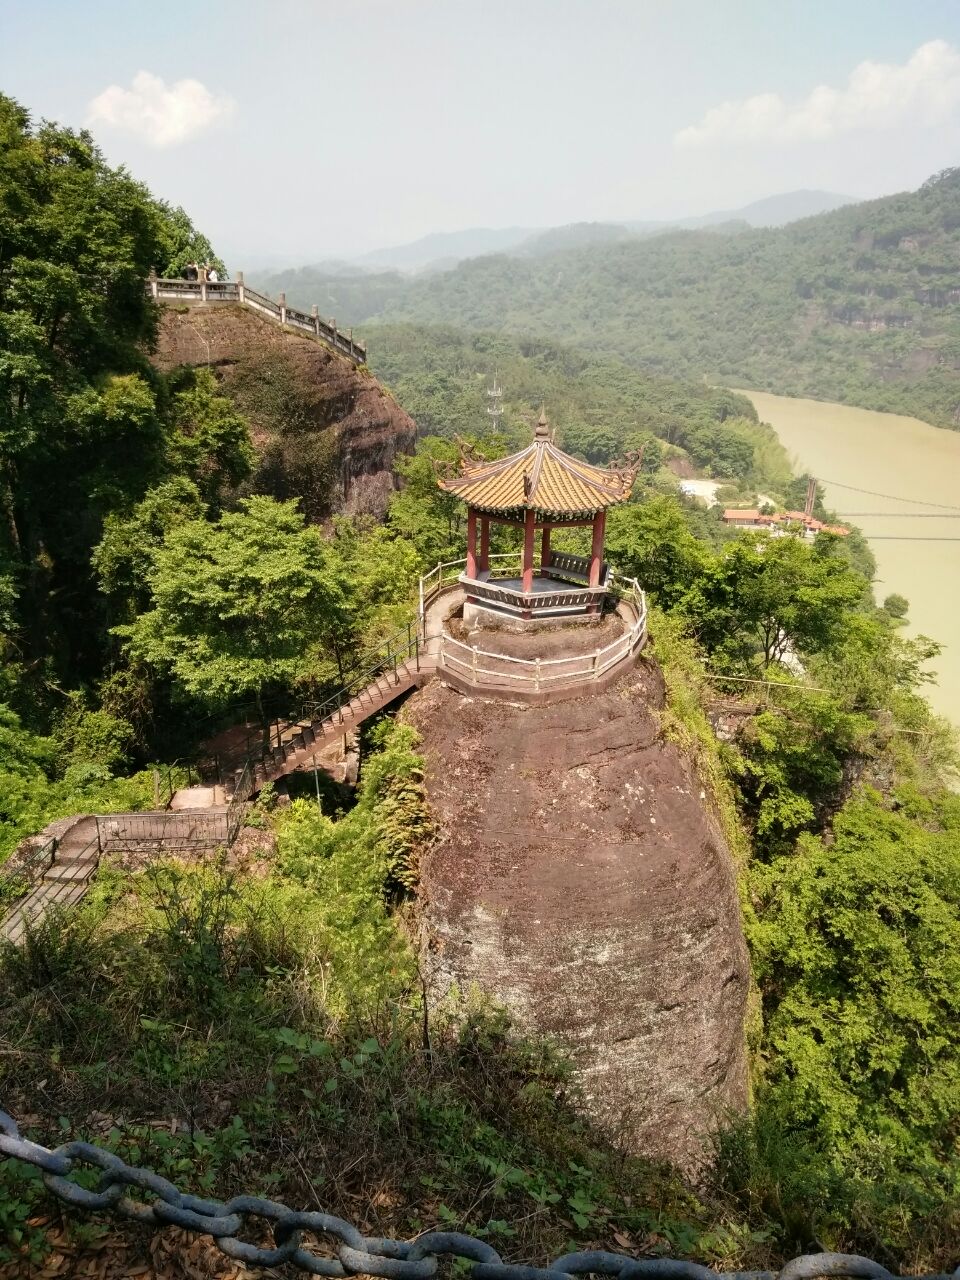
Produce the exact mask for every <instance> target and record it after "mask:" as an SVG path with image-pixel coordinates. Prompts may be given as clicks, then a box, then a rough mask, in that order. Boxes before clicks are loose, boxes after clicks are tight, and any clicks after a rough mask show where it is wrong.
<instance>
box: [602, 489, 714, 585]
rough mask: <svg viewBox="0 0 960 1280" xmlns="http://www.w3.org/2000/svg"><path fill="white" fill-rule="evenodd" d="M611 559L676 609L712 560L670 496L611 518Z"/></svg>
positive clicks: (615, 511)
mask: <svg viewBox="0 0 960 1280" xmlns="http://www.w3.org/2000/svg"><path fill="white" fill-rule="evenodd" d="M606 554H607V556H608V557H609V559H610V560H611V562H612V563H613V564H614V565H615V566H616V568H617V569H618V570H619V571H620V573H623V574H626V575H627V576H629V577H631V578H636V579H637V581H638V582H639V583H640V585H641V587H643V588H644V590H645V591H650V592H652V593H653V594H654V596H655V597H656V599H657V601H658V602H659V603H660V604H662V605H671V604H675V603H676V602H677V601H678V600H679V599H680V598H681V597H682V596H683V595H684V594H685V593H686V592H687V591H688V590H689V589H690V587H691V586H692V585H693V583H694V582H695V581H696V580H697V578H698V577H699V575H700V574H701V573H702V572H703V570H704V566H705V565H706V564H707V562H708V560H709V552H708V551H707V549H706V548H705V547H704V545H703V543H702V542H698V541H697V539H696V538H695V537H694V536H693V534H692V533H691V532H690V528H689V526H688V524H687V521H686V518H685V516H684V512H683V508H682V507H681V506H680V503H679V502H678V501H677V500H676V499H675V498H668V497H653V498H651V499H649V501H647V502H642V503H640V502H637V503H628V504H627V505H626V506H623V507H615V508H614V509H613V511H611V512H610V514H609V516H608V519H607V536H606Z"/></svg>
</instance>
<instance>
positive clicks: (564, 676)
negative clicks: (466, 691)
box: [437, 566, 647, 693]
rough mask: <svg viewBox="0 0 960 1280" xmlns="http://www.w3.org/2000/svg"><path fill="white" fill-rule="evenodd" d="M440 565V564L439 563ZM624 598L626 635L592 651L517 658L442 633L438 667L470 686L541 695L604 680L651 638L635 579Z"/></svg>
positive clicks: (624, 586)
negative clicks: (627, 618)
mask: <svg viewBox="0 0 960 1280" xmlns="http://www.w3.org/2000/svg"><path fill="white" fill-rule="evenodd" d="M438 568H439V566H438ZM618 587H619V594H620V597H621V600H622V602H624V603H626V604H627V605H628V607H629V608H630V609H631V611H632V613H633V621H632V622H631V623H630V626H629V627H628V629H627V630H626V631H625V632H624V634H623V635H621V636H618V637H617V638H616V640H613V641H612V642H611V643H610V644H608V645H604V646H603V647H601V648H598V649H595V650H593V651H592V652H591V653H584V654H576V655H573V656H571V657H568V658H513V657H508V656H507V655H505V654H500V653H491V652H490V651H488V650H485V649H479V648H475V647H473V646H471V645H468V644H464V642H463V641H461V640H455V639H454V638H453V636H451V635H449V634H448V633H447V632H446V631H443V632H442V633H441V635H440V639H439V648H438V651H437V666H438V669H439V670H440V671H443V670H447V671H449V672H450V673H451V675H454V676H459V677H460V678H461V679H465V680H468V681H469V682H470V683H471V684H473V685H477V686H482V685H488V686H492V685H498V686H500V687H501V688H503V687H504V686H505V685H506V686H507V687H508V688H511V689H515V690H516V691H517V692H534V693H540V692H542V691H546V690H549V689H551V688H558V687H563V686H564V685H567V686H569V685H574V684H584V683H590V682H592V681H596V680H599V679H600V678H601V677H602V676H603V675H604V674H605V673H606V672H608V671H610V670H611V668H613V667H615V666H616V665H617V664H618V663H620V662H622V661H624V659H626V658H627V657H629V656H632V655H633V654H636V653H637V652H639V650H640V649H642V648H643V646H644V644H645V643H646V640H647V598H646V595H645V594H644V592H643V591H642V590H641V588H640V584H639V583H638V582H637V581H636V579H633V578H626V579H621V580H620V582H619V583H618Z"/></svg>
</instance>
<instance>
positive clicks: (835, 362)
mask: <svg viewBox="0 0 960 1280" xmlns="http://www.w3.org/2000/svg"><path fill="white" fill-rule="evenodd" d="M958 262H960V170H956V169H952V170H948V171H946V172H945V173H943V174H940V175H938V176H937V177H935V178H932V179H930V181H929V182H927V183H925V184H924V186H923V187H921V188H920V190H919V191H915V192H905V193H903V194H900V195H894V196H888V197H885V198H883V199H880V200H874V201H869V202H867V203H863V204H857V205H850V206H847V207H845V208H841V209H837V210H834V211H833V212H831V213H825V214H821V215H819V216H818V217H813V218H807V219H804V220H803V221H801V222H795V223H792V224H790V225H789V226H785V227H780V228H772V229H748V230H742V231H735V232H732V233H729V234H720V235H718V234H717V233H716V232H715V231H713V232H707V231H682V232H675V233H672V234H668V235H662V236H657V237H653V238H650V239H640V240H628V241H623V242H616V243H613V244H592V245H589V246H587V247H584V248H578V249H572V250H568V251H565V252H559V253H554V254H548V255H545V256H543V257H537V258H517V257H506V256H503V255H501V256H496V257H486V258H478V259H474V260H472V261H468V262H464V263H461V264H460V266H459V267H458V268H457V269H456V270H454V271H450V272H446V273H442V274H436V275H432V276H427V277H421V278H418V279H416V280H404V279H403V278H401V277H400V276H393V275H378V276H369V277H365V278H362V279H359V280H358V279H356V278H353V279H351V280H349V281H347V280H337V279H331V278H330V277H323V276H322V275H321V274H320V273H314V272H310V271H305V272H302V273H287V274H286V275H285V276H284V277H274V278H273V280H272V281H271V284H272V285H273V286H274V287H277V288H284V287H286V288H287V289H288V291H289V296H290V299H291V301H293V302H304V303H311V302H319V303H320V305H321V309H331V308H332V307H334V306H336V308H337V315H338V318H339V319H341V320H342V322H344V323H353V324H359V323H362V322H363V321H364V320H369V319H370V318H371V317H372V316H374V315H377V316H379V317H380V318H386V319H390V320H399V319H407V320H417V321H421V322H423V323H430V324H452V325H457V326H460V327H464V328H470V329H487V330H491V329H492V330H497V329H504V330H507V331H510V332H515V333H521V332H522V333H525V334H530V333H533V334H539V335H542V336H544V337H549V338H553V339H557V340H560V341H562V342H565V343H569V344H571V345H574V346H577V347H581V348H584V349H586V350H591V351H595V352H603V353H604V354H606V355H610V356H617V357H619V358H621V359H623V360H626V361H629V362H630V363H632V364H635V365H638V366H640V367H642V368H645V369H650V370H653V371H657V372H662V373H667V374H670V375H672V376H683V377H696V378H700V377H707V378H708V379H709V380H711V381H730V382H733V383H734V384H735V385H739V386H751V387H756V388H758V389H764V390H769V391H776V392H779V393H781V394H788V395H804V396H812V397H814V398H818V399H823V400H840V401H846V402H848V403H851V404H857V405H862V406H864V407H866V408H873V409H881V410H889V411H894V412H900V413H909V414H914V415H916V416H917V417H920V418H923V419H925V420H926V421H928V422H932V423H935V424H937V425H939V426H947V427H957V426H958V425H960V279H958V275H960V268H958ZM308 295H309V296H308Z"/></svg>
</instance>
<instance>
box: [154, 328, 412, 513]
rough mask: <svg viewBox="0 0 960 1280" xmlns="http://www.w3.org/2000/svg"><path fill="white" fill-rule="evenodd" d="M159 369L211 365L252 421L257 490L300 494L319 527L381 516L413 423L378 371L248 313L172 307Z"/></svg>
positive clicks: (161, 341) (159, 347) (157, 360)
mask: <svg viewBox="0 0 960 1280" xmlns="http://www.w3.org/2000/svg"><path fill="white" fill-rule="evenodd" d="M154 362H155V363H156V364H157V365H158V367H159V368H161V369H165V370H166V369H171V368H174V367H175V366H177V365H181V364H190V365H199V364H206V363H209V364H210V366H211V367H212V369H213V370H214V372H215V373H216V376H217V378H218V380H219V381H220V383H221V386H222V388H223V390H224V392H225V393H226V394H227V395H228V396H230V398H231V399H233V400H234V401H235V402H236V404H237V407H238V408H239V409H240V411H241V412H242V413H243V414H244V415H245V417H246V418H247V420H248V421H249V423H250V428H251V432H252V435H253V440H254V445H255V446H256V449H257V454H258V458H259V468H258V471H257V474H256V475H255V477H254V480H253V482H252V484H251V487H252V488H254V489H256V490H257V491H259V492H266V493H272V494H273V495H274V496H276V497H278V498H292V497H299V498H300V499H301V500H302V506H303V509H304V510H305V511H306V513H307V515H308V516H309V517H310V518H311V519H314V520H318V519H322V518H323V517H325V516H328V515H330V514H333V513H337V512H343V513H346V514H348V515H355V514H358V513H361V512H371V513H373V514H377V515H381V514H382V513H383V512H384V510H385V509H386V505H387V501H388V499H389V496H390V493H391V492H392V491H393V489H394V487H395V483H396V482H395V477H394V475H393V462H394V459H395V457H396V456H397V454H399V453H411V452H412V451H413V446H414V441H415V439H416V424H415V422H414V421H413V419H412V418H411V417H410V415H409V414H407V413H405V412H404V411H403V410H402V409H401V408H400V406H399V405H398V404H397V403H396V402H395V401H394V400H393V399H392V397H391V396H390V395H389V394H388V393H387V392H386V391H385V390H384V389H383V387H381V385H380V384H379V382H377V380H376V379H375V378H374V377H373V375H372V374H370V373H369V372H367V371H366V370H365V369H357V368H355V367H354V365H353V364H352V363H351V362H350V361H349V360H347V359H346V357H344V356H341V355H338V354H336V353H335V352H333V351H331V350H330V349H329V348H328V347H327V346H325V345H324V344H323V343H322V342H319V341H317V340H315V339H313V338H311V337H309V336H307V335H305V334H303V335H301V334H298V333H295V332H291V331H290V330H286V329H281V328H280V327H279V326H278V325H277V324H274V323H272V322H271V321H269V320H266V319H264V318H262V317H261V316H258V315H257V314H256V312H254V311H251V310H249V309H247V308H244V307H241V306H239V305H238V306H228V305H224V304H222V303H217V304H213V305H211V306H207V307H204V306H197V305H191V306H189V307H187V306H180V307H178V306H165V307H164V308H163V310H162V319H161V324H160V332H159V339H158V343H157V349H156V352H155V354H154Z"/></svg>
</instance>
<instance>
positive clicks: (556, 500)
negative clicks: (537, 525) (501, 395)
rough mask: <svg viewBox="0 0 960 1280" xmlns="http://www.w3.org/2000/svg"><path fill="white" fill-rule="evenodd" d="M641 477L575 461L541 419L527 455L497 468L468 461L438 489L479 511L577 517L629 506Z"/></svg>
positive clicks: (512, 457) (503, 461) (516, 455)
mask: <svg viewBox="0 0 960 1280" xmlns="http://www.w3.org/2000/svg"><path fill="white" fill-rule="evenodd" d="M636 472H637V469H636V467H630V468H626V469H624V470H619V471H618V470H613V469H611V470H606V469H604V468H602V467H594V466H591V465H590V463H588V462H581V461H580V460H579V459H578V458H571V457H570V455H569V454H568V453H564V452H563V450H562V449H558V448H557V446H556V445H555V444H554V443H553V441H552V440H551V439H550V437H549V434H548V428H547V423H546V419H545V418H544V417H543V416H542V415H541V418H540V422H539V423H538V425H537V434H536V438H535V439H534V440H533V442H532V443H531V444H529V445H528V446H527V447H526V449H521V451H520V452H519V453H514V454H511V455H510V457H509V458H499V459H497V461H495V462H478V461H476V460H473V459H470V458H467V457H463V458H461V461H460V474H459V475H456V476H449V477H439V478H438V483H439V485H440V487H441V489H445V490H446V491H447V492H448V493H455V494H456V495H457V497H458V498H462V499H463V501H464V502H466V503H467V504H468V505H469V506H471V507H474V508H476V509H477V510H479V511H489V512H504V513H506V512H518V511H528V510H533V511H535V512H536V513H537V514H538V515H542V516H547V517H550V516H568V517H570V516H573V517H576V516H586V515H594V514H596V512H598V511H605V510H606V509H607V508H608V507H613V506H616V505H617V504H618V503H620V502H626V500H627V499H628V498H629V497H630V491H631V489H632V488H633V482H634V479H635V477H636Z"/></svg>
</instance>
